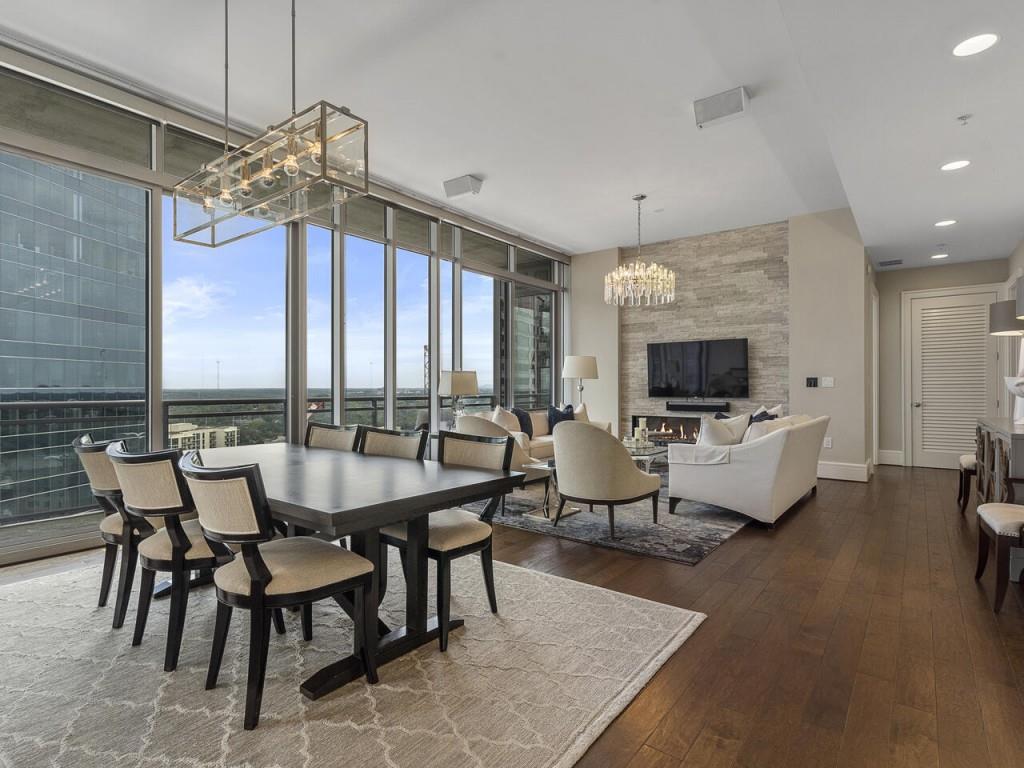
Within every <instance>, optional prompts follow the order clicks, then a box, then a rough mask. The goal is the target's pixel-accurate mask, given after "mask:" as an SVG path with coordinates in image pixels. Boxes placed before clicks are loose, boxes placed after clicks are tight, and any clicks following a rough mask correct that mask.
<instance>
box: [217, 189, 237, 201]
mask: <svg viewBox="0 0 1024 768" xmlns="http://www.w3.org/2000/svg"><path fill="white" fill-rule="evenodd" d="M217 199H218V200H220V201H221V203H223V204H224V205H233V204H234V202H235V198H233V197H232V196H231V190H230V189H222V190H221V191H220V195H219V196H218V198H217Z"/></svg>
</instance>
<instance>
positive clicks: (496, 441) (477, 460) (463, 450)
mask: <svg viewBox="0 0 1024 768" xmlns="http://www.w3.org/2000/svg"><path fill="white" fill-rule="evenodd" d="M437 442H438V446H437V460H438V461H439V462H441V463H442V464H455V465H458V466H461V467H479V468H480V469H501V470H504V471H506V472H507V471H508V469H509V467H510V466H511V464H512V446H513V445H515V440H513V439H512V436H511V435H505V437H484V436H482V435H465V434H462V433H460V432H448V431H446V430H441V431H440V432H439V433H438V441H437Z"/></svg>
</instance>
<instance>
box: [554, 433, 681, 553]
mask: <svg viewBox="0 0 1024 768" xmlns="http://www.w3.org/2000/svg"><path fill="white" fill-rule="evenodd" d="M554 436H555V466H556V470H555V471H556V472H557V473H558V477H557V481H558V512H557V513H556V514H555V523H554V524H555V525H558V520H559V518H560V517H561V515H562V509H563V507H565V502H566V501H577V502H582V503H584V504H590V505H591V506H593V505H594V504H605V505H607V506H608V530H609V535H610V536H611V538H613V539H614V538H615V506H616V505H617V504H629V503H631V502H634V501H640V500H641V499H646V498H650V499H651V501H652V511H653V513H654V522H655V523H657V522H658V493H659V491H660V490H661V478H660V477H659V476H658V475H654V474H648V473H647V472H644V471H642V470H641V469H639V468H638V467H637V466H636V464H635V463H634V462H633V458H632V457H631V456H630V455H629V451H627V450H626V447H625V446H624V445H623V444H622V443H620V442H619V440H618V439H617V438H616V437H614V436H613V435H610V434H608V433H607V432H605V431H604V430H603V429H601V428H600V427H595V426H593V425H592V424H587V423H585V422H581V421H563V422H562V423H560V424H558V425H556V426H555V430H554Z"/></svg>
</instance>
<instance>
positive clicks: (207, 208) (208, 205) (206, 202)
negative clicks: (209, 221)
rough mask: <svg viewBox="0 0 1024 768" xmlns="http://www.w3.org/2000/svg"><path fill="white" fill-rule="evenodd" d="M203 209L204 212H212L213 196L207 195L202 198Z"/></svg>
mask: <svg viewBox="0 0 1024 768" xmlns="http://www.w3.org/2000/svg"><path fill="white" fill-rule="evenodd" d="M203 211H204V212H205V213H213V198H212V197H210V196H209V195H207V196H206V197H204V198H203Z"/></svg>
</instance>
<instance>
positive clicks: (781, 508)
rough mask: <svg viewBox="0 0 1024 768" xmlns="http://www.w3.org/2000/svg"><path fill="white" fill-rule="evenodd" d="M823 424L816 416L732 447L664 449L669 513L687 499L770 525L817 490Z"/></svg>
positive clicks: (677, 446) (825, 425)
mask: <svg viewBox="0 0 1024 768" xmlns="http://www.w3.org/2000/svg"><path fill="white" fill-rule="evenodd" d="M828 423H829V417H828V416H820V417H818V418H816V419H808V420H806V421H802V422H801V423H798V424H794V425H792V426H787V427H784V428H782V429H778V430H776V431H774V432H771V433H769V434H767V435H765V436H764V437H759V438H757V439H756V440H753V441H751V442H747V443H739V444H737V445H729V446H692V445H684V444H675V445H671V446H669V452H668V463H669V475H668V494H669V512H670V513H673V514H674V512H675V507H676V505H677V504H678V503H679V501H680V500H682V499H689V500H690V501H699V502H704V503H706V504H714V505H716V506H719V507H725V508H726V509H732V510H735V511H736V512H740V513H741V514H744V515H747V516H748V517H752V518H754V519H755V520H760V521H761V522H763V523H769V524H774V522H775V521H776V520H778V519H779V518H780V517H781V516H782V514H783V513H784V512H785V511H786V510H787V509H789V508H790V507H791V506H793V504H795V503H796V502H797V501H798V500H799V499H801V498H802V497H803V496H804V495H806V494H807V492H808V491H813V490H816V489H817V485H818V456H819V454H820V453H821V447H822V442H823V441H824V439H825V432H826V430H827V429H828Z"/></svg>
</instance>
